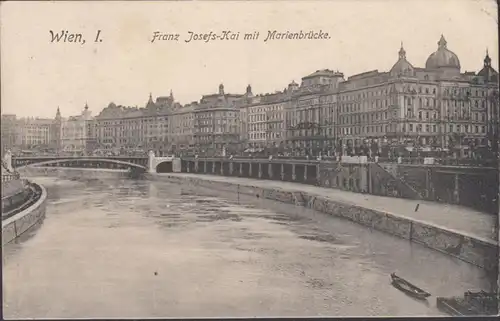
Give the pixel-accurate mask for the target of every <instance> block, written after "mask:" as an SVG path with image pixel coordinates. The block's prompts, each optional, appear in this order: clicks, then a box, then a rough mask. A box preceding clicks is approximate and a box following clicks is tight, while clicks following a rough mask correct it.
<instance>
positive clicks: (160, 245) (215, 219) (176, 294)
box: [3, 177, 489, 318]
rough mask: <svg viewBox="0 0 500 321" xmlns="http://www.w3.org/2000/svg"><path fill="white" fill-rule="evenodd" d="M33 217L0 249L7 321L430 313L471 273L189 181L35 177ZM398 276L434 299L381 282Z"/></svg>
mask: <svg viewBox="0 0 500 321" xmlns="http://www.w3.org/2000/svg"><path fill="white" fill-rule="evenodd" d="M34 181H36V182H39V183H41V184H43V185H44V186H45V187H46V188H47V191H48V195H49V202H48V205H47V214H46V218H45V220H44V221H43V223H42V224H41V226H39V227H38V228H36V229H34V230H33V231H31V232H30V233H28V234H26V235H24V237H22V238H21V239H20V240H19V241H17V242H16V243H11V244H9V245H7V246H6V247H4V249H3V254H4V256H3V300H4V317H7V318H83V317H86V318H99V317H101V318H106V317H121V318H145V317H201V316H204V317H217V316H219V317H222V316H226V317H252V316H261V317H264V316H316V315H323V316H412V315H441V313H440V312H439V311H438V310H437V309H436V307H435V296H450V295H461V294H463V292H464V291H466V290H469V289H471V290H477V289H485V290H487V289H488V287H489V284H488V281H487V279H486V276H485V275H483V272H482V270H480V269H478V268H476V267H473V266H471V265H470V264H467V263H464V262H461V261H459V260H457V259H453V258H450V257H448V256H445V255H443V254H441V253H437V252H435V251H432V250H430V249H427V248H424V247H422V246H420V245H415V244H411V243H409V242H408V241H405V240H401V239H398V238H395V237H393V236H389V235H386V234H383V233H380V232H377V231H370V230H369V229H367V228H365V227H361V226H359V225H356V224H354V223H351V222H348V221H344V220H341V219H337V218H332V217H328V216H326V215H324V214H322V213H317V212H313V211H310V210H306V209H303V208H298V207H294V206H291V205H286V204H281V203H277V202H272V201H268V200H262V199H257V198H251V197H236V196H234V195H218V193H217V192H216V191H211V190H200V189H199V188H198V187H197V189H195V187H193V186H189V185H184V186H181V185H175V184H168V183H165V182H150V181H133V180H118V179H117V180H107V181H100V180H85V181H84V180H81V181H71V180H62V179H58V178H49V177H35V178H34ZM391 272H397V273H398V274H400V275H401V276H403V277H405V278H407V279H409V280H411V281H412V282H413V283H415V284H417V285H418V286H419V287H422V288H424V289H426V290H428V291H429V292H431V293H432V294H433V296H432V297H431V298H430V300H429V302H428V303H427V304H424V303H422V302H419V301H416V300H414V299H412V298H411V297H408V296H406V295H405V294H403V293H402V292H400V291H398V290H397V289H395V288H393V287H392V286H391V285H390V278H389V274H390V273H391Z"/></svg>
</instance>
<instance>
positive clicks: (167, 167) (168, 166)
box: [156, 161, 173, 173]
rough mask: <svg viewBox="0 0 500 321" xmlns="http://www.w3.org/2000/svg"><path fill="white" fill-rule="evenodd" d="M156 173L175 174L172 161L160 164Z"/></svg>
mask: <svg viewBox="0 0 500 321" xmlns="http://www.w3.org/2000/svg"><path fill="white" fill-rule="evenodd" d="M156 172H157V173H172V172H173V166H172V161H169V162H163V163H160V164H158V166H156Z"/></svg>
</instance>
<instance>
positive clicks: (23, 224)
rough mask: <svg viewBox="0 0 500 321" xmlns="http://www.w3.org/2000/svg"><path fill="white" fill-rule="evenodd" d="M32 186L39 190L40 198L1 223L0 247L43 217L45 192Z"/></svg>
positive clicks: (41, 187)
mask: <svg viewBox="0 0 500 321" xmlns="http://www.w3.org/2000/svg"><path fill="white" fill-rule="evenodd" d="M32 184H33V185H36V186H37V187H38V188H39V189H40V190H41V194H40V198H39V199H38V200H37V201H36V202H35V203H34V204H33V205H31V206H30V207H28V208H27V209H25V210H24V211H22V212H20V213H17V214H16V215H14V216H12V217H9V218H7V219H5V220H3V221H2V246H3V245H5V244H7V243H9V242H12V241H13V240H14V239H16V238H17V237H19V236H21V235H22V234H23V233H24V232H26V231H27V230H28V229H29V228H31V227H32V226H34V225H35V224H37V223H38V222H39V221H40V220H42V219H43V218H44V217H45V208H46V204H47V191H46V190H45V188H44V187H43V186H41V185H37V184H34V183H32Z"/></svg>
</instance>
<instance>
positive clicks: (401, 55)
mask: <svg viewBox="0 0 500 321" xmlns="http://www.w3.org/2000/svg"><path fill="white" fill-rule="evenodd" d="M399 59H406V51H405V49H404V48H403V42H402V41H401V49H399Z"/></svg>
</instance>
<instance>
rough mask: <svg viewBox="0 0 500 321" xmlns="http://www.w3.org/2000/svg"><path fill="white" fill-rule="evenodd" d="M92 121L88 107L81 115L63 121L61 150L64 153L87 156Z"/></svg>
mask: <svg viewBox="0 0 500 321" xmlns="http://www.w3.org/2000/svg"><path fill="white" fill-rule="evenodd" d="M91 120H92V115H91V111H90V110H89V107H88V106H87V105H85V107H84V109H83V111H82V113H81V114H80V115H77V116H70V117H68V118H66V119H64V118H63V119H62V126H61V150H62V152H63V153H70V154H85V153H86V152H87V139H88V136H87V131H88V128H87V125H88V123H89V121H91Z"/></svg>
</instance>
